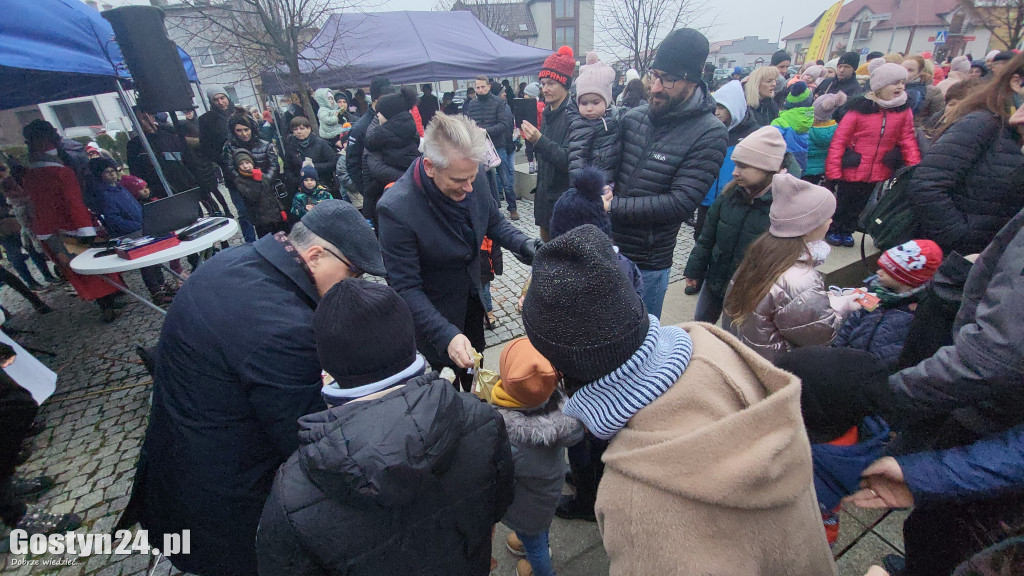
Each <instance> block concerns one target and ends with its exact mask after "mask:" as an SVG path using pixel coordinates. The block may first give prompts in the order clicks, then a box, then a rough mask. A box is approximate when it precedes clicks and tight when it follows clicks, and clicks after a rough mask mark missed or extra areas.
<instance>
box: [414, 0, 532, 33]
mask: <svg viewBox="0 0 1024 576" xmlns="http://www.w3.org/2000/svg"><path fill="white" fill-rule="evenodd" d="M517 9H526V8H525V5H524V4H523V3H522V2H490V1H488V0H479V1H474V0H470V1H469V2H464V1H463V0H438V2H437V3H436V4H434V10H437V11H442V12H447V11H450V10H466V11H469V12H472V13H473V15H475V16H476V17H477V19H478V20H480V22H482V23H483V25H484V26H487V27H488V28H490V29H491V30H492V31H493V32H494V33H495V34H497V35H498V36H501V37H502V38H504V39H506V40H509V41H511V42H518V43H520V44H526V43H527V42H526V40H527V38H529V36H528V34H527V31H524V30H521V29H520V28H519V24H520V20H519V19H517V18H516V16H515V14H516V12H515V11H516V10H517Z"/></svg>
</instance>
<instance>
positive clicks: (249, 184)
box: [235, 175, 291, 226]
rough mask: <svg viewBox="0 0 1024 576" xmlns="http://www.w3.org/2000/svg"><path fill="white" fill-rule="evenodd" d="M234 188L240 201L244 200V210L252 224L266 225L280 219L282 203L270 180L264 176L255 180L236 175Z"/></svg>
mask: <svg viewBox="0 0 1024 576" xmlns="http://www.w3.org/2000/svg"><path fill="white" fill-rule="evenodd" d="M235 189H236V190H238V194H239V196H241V197H242V202H245V211H246V212H247V213H248V214H249V220H251V221H252V223H253V225H254V226H267V225H270V224H275V223H277V222H280V221H281V210H282V204H281V201H280V200H278V198H277V191H276V190H275V189H274V186H273V183H272V182H271V181H269V180H267V179H266V178H264V179H262V180H259V181H257V180H254V179H252V178H248V177H246V176H242V175H236V177H235ZM290 206H291V205H290V204H289V207H290Z"/></svg>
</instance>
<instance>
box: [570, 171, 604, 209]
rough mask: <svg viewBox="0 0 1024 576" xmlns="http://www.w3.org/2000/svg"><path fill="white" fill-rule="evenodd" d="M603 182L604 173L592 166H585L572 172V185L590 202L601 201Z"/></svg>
mask: <svg viewBox="0 0 1024 576" xmlns="http://www.w3.org/2000/svg"><path fill="white" fill-rule="evenodd" d="M604 184H605V182H604V173H603V172H601V171H600V170H598V169H597V168H594V167H593V166H586V167H584V168H581V169H579V170H576V171H575V172H573V173H572V187H573V188H575V189H576V190H577V191H578V192H579V193H580V194H582V195H583V197H584V198H586V199H587V200H589V201H591V202H599V201H601V196H602V195H603V194H604Z"/></svg>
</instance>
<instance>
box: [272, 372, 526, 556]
mask: <svg viewBox="0 0 1024 576" xmlns="http://www.w3.org/2000/svg"><path fill="white" fill-rule="evenodd" d="M299 424H300V425H301V427H302V430H301V431H300V433H299V435H300V438H301V446H300V447H299V449H298V451H297V452H296V453H295V454H293V455H292V457H291V458H289V459H288V461H287V462H285V464H284V465H283V466H282V467H281V469H280V471H279V472H278V474H277V478H276V479H275V480H274V488H273V490H272V491H271V494H270V498H269V499H268V500H267V504H266V506H265V507H264V509H263V517H262V518H261V520H260V527H259V532H258V533H257V536H256V548H257V555H258V558H259V573H260V574H261V575H262V576H333V575H339V576H340V575H345V576H359V575H367V576H370V575H373V576H377V575H383V574H396V575H397V574H403V575H404V574H410V575H413V574H423V575H427V574H446V575H452V576H485V575H486V574H487V573H488V572H489V571H490V561H491V528H492V526H493V525H494V523H495V522H497V521H499V520H500V519H501V517H502V516H503V515H504V513H505V510H507V509H508V507H509V505H510V504H511V503H512V498H513V496H514V493H515V491H514V488H513V484H514V471H513V468H514V465H513V462H512V451H511V448H510V444H509V440H508V436H507V434H506V432H505V424H504V422H503V421H502V418H501V416H500V415H499V414H498V413H497V412H495V410H494V409H493V408H491V407H490V406H488V405H487V404H484V403H482V402H480V401H479V400H477V399H476V398H475V397H473V396H471V395H469V394H463V393H460V392H456V391H455V390H454V389H453V388H452V386H451V384H449V383H448V382H447V381H444V380H441V379H440V378H438V375H437V373H431V374H426V375H423V376H418V377H415V378H412V379H410V380H408V381H406V382H405V385H404V387H402V388H399V389H397V390H393V391H392V392H390V393H389V394H387V395H385V396H383V397H381V398H376V399H374V400H368V401H365V402H348V403H346V404H344V405H342V406H338V407H335V408H331V409H330V410H327V411H324V412H318V413H316V414H311V415H309V416H306V417H304V418H302V419H301V420H300V421H299Z"/></svg>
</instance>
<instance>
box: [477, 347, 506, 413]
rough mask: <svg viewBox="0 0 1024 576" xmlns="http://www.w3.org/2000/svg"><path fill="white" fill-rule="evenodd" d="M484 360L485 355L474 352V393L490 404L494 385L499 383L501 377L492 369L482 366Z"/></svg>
mask: <svg viewBox="0 0 1024 576" xmlns="http://www.w3.org/2000/svg"><path fill="white" fill-rule="evenodd" d="M483 360H484V357H483V356H481V355H480V354H479V353H478V352H474V353H473V393H474V394H476V396H477V398H479V399H481V400H483V401H484V402H487V403H488V404H490V403H491V394H492V392H493V391H494V385H495V384H497V383H498V380H500V379H501V377H500V376H499V375H498V374H495V373H494V372H491V371H490V370H486V369H484V368H483V367H482V366H481V364H482V363H483Z"/></svg>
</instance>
